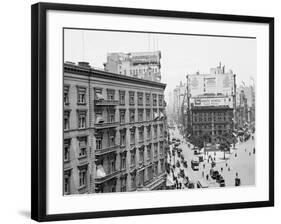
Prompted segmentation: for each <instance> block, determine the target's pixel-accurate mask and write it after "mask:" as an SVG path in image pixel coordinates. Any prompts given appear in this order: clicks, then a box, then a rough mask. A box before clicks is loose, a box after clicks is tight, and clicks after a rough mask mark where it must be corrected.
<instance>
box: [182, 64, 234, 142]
mask: <svg viewBox="0 0 281 224" xmlns="http://www.w3.org/2000/svg"><path fill="white" fill-rule="evenodd" d="M235 80H236V78H235V74H234V73H233V72H232V71H231V70H229V71H225V66H222V65H221V63H220V64H219V66H217V67H215V68H211V69H210V73H208V74H200V73H199V72H197V73H196V74H192V75H188V76H187V85H188V86H187V89H188V97H187V102H188V111H187V116H188V119H187V120H188V125H189V127H188V128H187V130H188V131H189V136H191V135H193V136H207V137H208V138H207V139H206V141H207V142H209V143H213V144H214V143H218V142H219V140H220V137H221V136H222V135H224V134H226V133H229V134H232V133H233V130H234V125H235V112H236V111H235V109H236V81H235Z"/></svg>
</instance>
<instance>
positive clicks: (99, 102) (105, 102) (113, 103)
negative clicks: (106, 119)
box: [94, 100, 119, 106]
mask: <svg viewBox="0 0 281 224" xmlns="http://www.w3.org/2000/svg"><path fill="white" fill-rule="evenodd" d="M94 105H95V106H117V105H119V101H118V100H94Z"/></svg>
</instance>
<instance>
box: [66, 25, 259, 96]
mask: <svg viewBox="0 0 281 224" xmlns="http://www.w3.org/2000/svg"><path fill="white" fill-rule="evenodd" d="M64 40H65V42H64V44H65V45H64V51H65V52H64V53H65V54H64V60H65V61H73V62H78V61H88V62H90V64H91V65H92V66H94V67H98V68H103V63H104V62H106V54H107V53H108V52H124V53H128V52H136V51H153V50H160V51H161V55H162V58H161V74H162V82H163V83H167V88H166V91H165V93H166V94H167V93H168V92H170V91H172V90H173V89H174V88H175V87H176V85H178V84H179V82H180V80H182V81H185V80H186V79H185V77H186V75H187V74H194V73H195V72H197V71H199V72H200V73H208V72H209V70H210V68H211V67H216V66H217V65H218V64H219V62H220V61H221V63H222V65H225V67H226V70H228V69H231V70H233V72H234V73H235V74H237V84H238V85H239V84H240V83H241V81H244V82H245V83H246V84H248V83H250V77H253V78H254V80H256V67H257V66H256V53H257V52H256V40H255V39H245V38H230V37H206V36H190V35H171V34H147V33H131V32H112V31H95V30H84V31H83V30H69V29H68V30H65V33H64Z"/></svg>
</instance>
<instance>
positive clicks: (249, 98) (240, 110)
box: [236, 85, 255, 128]
mask: <svg viewBox="0 0 281 224" xmlns="http://www.w3.org/2000/svg"><path fill="white" fill-rule="evenodd" d="M236 96H237V108H236V114H237V128H243V127H245V126H248V127H249V126H252V127H254V125H255V88H254V85H249V86H245V85H241V86H239V87H238V88H237V94H236Z"/></svg>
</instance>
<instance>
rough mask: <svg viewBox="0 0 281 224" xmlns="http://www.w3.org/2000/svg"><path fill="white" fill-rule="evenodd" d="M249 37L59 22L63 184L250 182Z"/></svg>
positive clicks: (92, 190) (77, 188)
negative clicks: (100, 27) (80, 26)
mask: <svg viewBox="0 0 281 224" xmlns="http://www.w3.org/2000/svg"><path fill="white" fill-rule="evenodd" d="M256 45H257V43H256V38H255V37H242V36H241V37H240V36H218V35H217V36H216V35H213V36H212V35H199V34H188V33H184V34H183V33H181V34H179V33H156V32H144V31H125V30H97V29H96V30H95V29H77V28H64V30H63V110H62V113H63V146H62V153H63V161H62V164H63V174H61V175H62V178H63V186H62V187H63V194H64V195H74V194H97V193H110V192H136V191H154V190H208V188H215V189H216V190H218V191H219V190H220V189H221V188H226V187H243V186H255V184H256V182H255V177H256V169H255V161H256V150H255V96H256V94H255V92H256V90H255V86H256V84H255V83H256V73H257V46H256Z"/></svg>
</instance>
